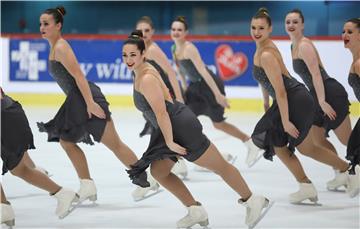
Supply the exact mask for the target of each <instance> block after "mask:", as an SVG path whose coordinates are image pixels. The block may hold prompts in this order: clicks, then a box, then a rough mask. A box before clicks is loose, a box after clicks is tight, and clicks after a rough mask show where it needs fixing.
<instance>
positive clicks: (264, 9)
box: [257, 7, 270, 16]
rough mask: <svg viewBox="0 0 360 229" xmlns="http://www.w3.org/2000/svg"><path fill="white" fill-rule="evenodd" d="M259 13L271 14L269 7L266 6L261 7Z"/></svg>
mask: <svg viewBox="0 0 360 229" xmlns="http://www.w3.org/2000/svg"><path fill="white" fill-rule="evenodd" d="M257 13H262V14H266V15H267V16H270V14H269V11H268V9H266V8H265V7H261V8H260V9H259V10H258V11H257Z"/></svg>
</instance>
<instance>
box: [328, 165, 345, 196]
mask: <svg viewBox="0 0 360 229" xmlns="http://www.w3.org/2000/svg"><path fill="white" fill-rule="evenodd" d="M334 171H335V178H334V179H332V180H330V181H328V182H327V183H326V188H327V190H329V191H333V192H340V191H342V190H341V189H340V188H341V187H342V186H345V188H346V187H347V183H348V174H347V173H346V172H344V173H340V171H339V170H334Z"/></svg>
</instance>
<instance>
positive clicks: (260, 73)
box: [253, 65, 300, 99]
mask: <svg viewBox="0 0 360 229" xmlns="http://www.w3.org/2000/svg"><path fill="white" fill-rule="evenodd" d="M253 76H254V78H255V80H256V81H258V82H259V83H260V84H261V86H262V87H263V88H264V89H265V90H266V91H267V92H268V93H269V95H270V96H271V97H272V98H273V99H276V95H275V90H274V88H273V86H272V85H271V83H270V81H269V79H268V77H267V75H266V73H265V71H264V69H263V68H261V67H259V66H256V65H254V68H253ZM282 78H283V82H284V86H285V89H286V90H288V89H291V88H294V87H296V86H298V85H300V83H299V82H298V81H297V80H296V79H295V78H289V77H287V76H285V75H282Z"/></svg>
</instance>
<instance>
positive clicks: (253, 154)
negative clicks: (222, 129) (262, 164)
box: [244, 138, 262, 168]
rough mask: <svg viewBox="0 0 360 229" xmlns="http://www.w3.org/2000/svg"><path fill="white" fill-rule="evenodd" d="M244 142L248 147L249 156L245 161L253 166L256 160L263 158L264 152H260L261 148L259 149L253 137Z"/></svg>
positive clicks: (249, 165)
mask: <svg viewBox="0 0 360 229" xmlns="http://www.w3.org/2000/svg"><path fill="white" fill-rule="evenodd" d="M244 144H245V146H246V148H247V156H246V160H245V163H246V164H247V166H248V167H249V168H251V167H252V166H253V165H255V163H256V162H258V161H259V160H260V159H261V157H262V154H261V153H260V151H261V149H259V148H258V147H257V146H256V145H255V144H254V142H253V141H252V139H251V138H250V139H249V140H247V141H246V142H244Z"/></svg>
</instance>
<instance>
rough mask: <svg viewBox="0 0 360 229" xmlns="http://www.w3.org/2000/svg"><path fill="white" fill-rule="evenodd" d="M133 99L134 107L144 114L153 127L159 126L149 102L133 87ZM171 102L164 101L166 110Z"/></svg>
mask: <svg viewBox="0 0 360 229" xmlns="http://www.w3.org/2000/svg"><path fill="white" fill-rule="evenodd" d="M133 99H134V104H135V107H136V108H137V109H138V110H139V111H141V112H142V113H143V114H144V116H145V119H146V120H148V121H150V122H151V125H152V126H153V127H155V128H159V125H158V122H157V120H156V116H155V113H154V112H153V110H152V109H151V106H150V104H149V103H148V101H147V100H146V98H145V96H144V95H143V94H141V93H140V92H138V91H137V90H135V88H134V95H133ZM171 104H172V103H170V102H168V101H165V105H166V109H167V110H168V108H169V106H170V105H171ZM168 113H169V110H168Z"/></svg>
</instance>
